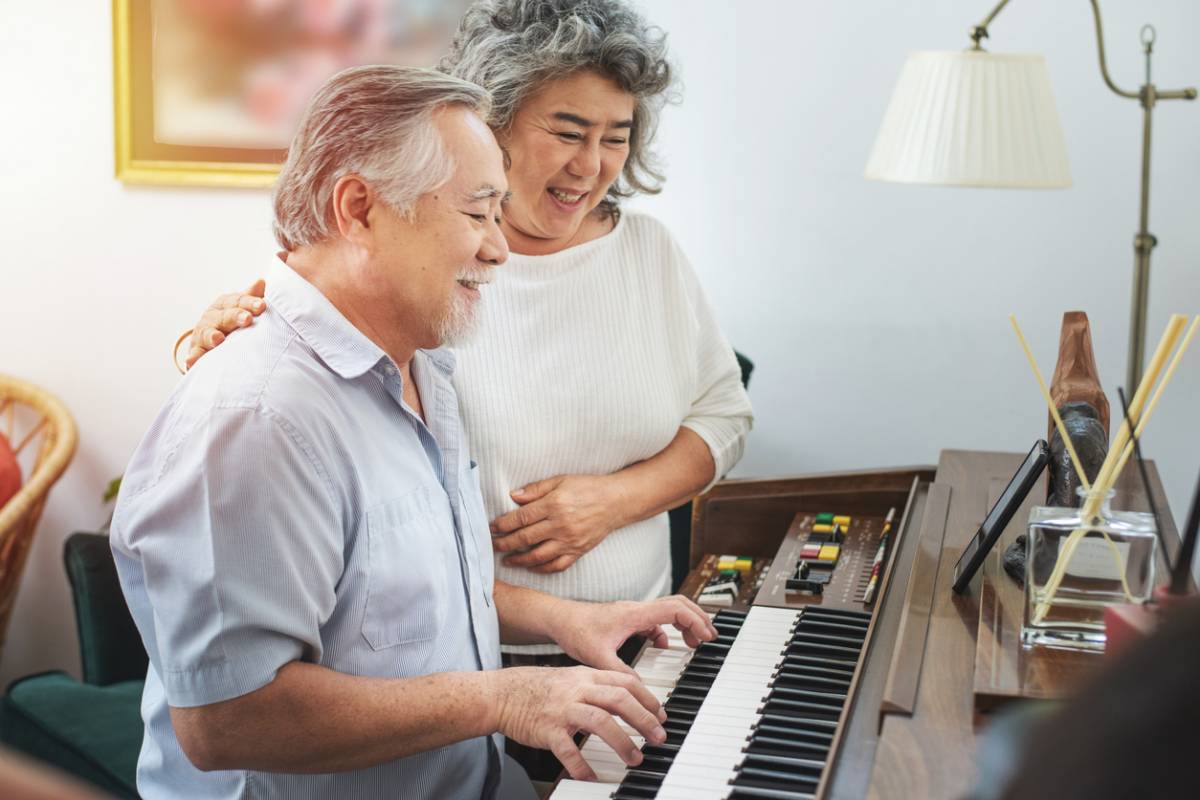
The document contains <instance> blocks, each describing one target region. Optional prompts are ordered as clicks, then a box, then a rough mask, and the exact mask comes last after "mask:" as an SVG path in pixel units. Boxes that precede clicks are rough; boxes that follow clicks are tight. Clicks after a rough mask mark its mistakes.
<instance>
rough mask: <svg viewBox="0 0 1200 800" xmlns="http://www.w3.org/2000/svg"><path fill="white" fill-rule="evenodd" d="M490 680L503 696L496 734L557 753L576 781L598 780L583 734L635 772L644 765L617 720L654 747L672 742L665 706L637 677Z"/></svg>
mask: <svg viewBox="0 0 1200 800" xmlns="http://www.w3.org/2000/svg"><path fill="white" fill-rule="evenodd" d="M490 675H491V676H492V677H493V678H494V680H495V681H496V682H497V687H496V688H497V690H498V691H496V692H495V694H494V695H493V696H494V697H495V698H496V699H495V703H496V714H497V720H496V722H497V724H496V729H497V730H499V731H500V732H501V733H503V734H504V735H505V736H508V737H510V738H512V739H515V740H516V741H518V742H520V743H521V744H525V745H529V746H531V747H541V748H544V749H547V750H549V751H550V752H552V753H554V755H555V756H556V757H557V758H558V760H559V761H561V762H562V764H563V766H564V767H566V769H567V772H568V773H570V775H571V777H572V778H575V779H576V780H594V779H595V777H596V774H595V773H594V772H593V771H592V769H591V767H589V766H588V765H587V762H586V761H584V760H583V756H582V755H580V752H579V748H578V747H576V746H575V741H574V738H573V737H574V735H575V734H576V733H577V732H579V731H584V732H587V733H592V734H595V735H596V736H599V737H600V738H601V739H603V740H604V741H605V742H606V743H607V744H608V746H609V747H611V748H612V749H613V750H614V751H615V752H616V753H617V754H618V755H619V756H620V757H621V758H622V759H623V760H624V761H625V763H626V764H628V765H630V766H637V765H638V764H640V763H641V762H642V754H641V752H640V751H639V750H638V748H637V746H636V745H635V744H634V743H633V740H632V739H630V738H629V735H628V734H626V733H625V731H623V730H622V729H621V726H620V725H618V724H617V721H616V719H615V718H614V717H620V718H621V719H623V720H625V722H627V723H628V724H629V726H630V727H632V728H633V729H634V730H636V731H637V732H638V733H640V734H641V735H642V736H644V737H645V738H646V740H647V741H648V742H652V743H655V744H658V743H661V742H663V741H665V740H666V732H665V731H664V730H663V727H662V723H663V721H665V720H666V713H665V712H664V711H663V710H662V705H661V704H659V702H658V700H657V699H656V698H655V697H654V695H653V694H651V693H650V690H649V689H647V688H646V686H645V684H643V683H642V682H641V681H640V680H639V679H638V678H636V677H634V676H632V675H627V674H625V673H622V672H612V671H608V670H597V669H592V668H590V667H557V668H555V667H510V668H509V669H501V670H497V671H495V672H492V673H490Z"/></svg>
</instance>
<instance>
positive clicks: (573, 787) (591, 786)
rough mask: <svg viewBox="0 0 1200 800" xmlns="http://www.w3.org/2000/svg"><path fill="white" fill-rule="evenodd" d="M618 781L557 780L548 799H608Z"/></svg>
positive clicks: (615, 788)
mask: <svg viewBox="0 0 1200 800" xmlns="http://www.w3.org/2000/svg"><path fill="white" fill-rule="evenodd" d="M618 785H620V782H619V781H617V782H609V783H604V782H596V781H573V780H564V781H559V782H558V786H556V787H554V791H553V792H552V793H551V794H550V800H608V798H609V797H611V796H612V793H613V792H615V791H616V790H617V786H618Z"/></svg>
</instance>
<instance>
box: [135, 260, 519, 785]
mask: <svg viewBox="0 0 1200 800" xmlns="http://www.w3.org/2000/svg"><path fill="white" fill-rule="evenodd" d="M267 285H268V286H269V287H270V290H269V294H268V296H267V307H268V310H267V312H266V313H265V314H264V315H263V316H262V317H261V318H260V320H259V321H258V322H257V323H256V324H255V325H254V326H252V327H251V328H250V329H248V330H246V331H242V332H239V333H238V334H237V335H235V336H231V337H230V338H229V341H228V342H227V343H225V344H224V345H222V346H221V347H219V348H217V349H216V350H214V351H213V352H212V353H210V354H209V355H207V356H205V358H204V359H203V360H201V362H200V363H199V365H198V366H197V367H196V368H195V369H194V370H192V371H191V372H190V373H189V374H188V376H187V377H186V378H185V379H184V380H183V381H182V382H181V383H180V385H179V387H178V388H177V389H176V391H175V392H174V393H173V394H172V395H171V397H170V399H169V400H168V401H167V404H166V406H165V407H164V408H163V410H162V411H161V412H160V413H159V415H158V417H157V418H156V419H155V421H154V424H153V426H152V427H151V428H150V431H149V432H148V433H147V434H146V436H145V438H144V439H143V440H142V442H141V444H140V445H139V446H138V449H137V452H136V453H135V454H134V456H133V459H132V461H131V462H130V464H129V468H128V470H127V471H126V473H125V478H124V481H123V483H122V488H121V495H120V498H119V500H118V502H117V509H116V514H115V516H114V519H113V525H112V547H113V552H114V555H115V557H116V561H117V569H118V572H119V573H120V577H121V584H122V587H123V589H124V591H125V597H126V599H127V600H128V602H129V608H130V610H131V611H132V612H133V617H134V620H135V621H136V622H137V626H138V630H139V631H140V632H141V635H142V639H143V641H144V642H145V644H146V649H147V651H148V652H149V654H150V668H149V674H148V675H147V676H146V688H145V692H144V694H143V698H142V717H143V719H144V721H145V723H146V736H145V739H144V740H143V744H142V751H141V756H140V759H139V761H138V790H139V791H140V792H141V794H142V795H143V797H145V798H160V797H163V798H166V797H172V798H174V797H189V798H235V797H238V798H241V797H286V798H293V797H322V798H324V797H330V798H333V797H355V798H358V797H364V798H367V797H405V798H409V797H414V798H415V797H422V798H459V797H462V798H478V797H481V796H483V797H486V796H488V795H490V794H491V792H492V789H493V787H494V786H495V785H496V783H497V781H498V780H499V771H500V762H501V760H502V759H500V753H501V752H503V747H502V744H503V743H502V740H501V738H500V737H499V736H498V735H497V736H493V737H484V738H480V739H473V740H468V741H465V742H460V743H458V744H455V745H452V746H449V747H444V748H441V749H439V750H434V751H430V752H427V753H422V754H419V755H415V756H412V757H409V758H405V759H400V760H397V761H392V762H389V763H386V764H380V765H378V766H375V767H371V768H369V769H362V770H356V771H353V772H342V773H334V774H322V775H285V774H278V773H266V772H254V771H218V772H207V773H205V772H201V771H199V770H197V769H196V768H195V767H193V766H192V764H191V762H189V761H188V760H187V757H186V756H185V755H184V753H183V751H182V750H181V749H180V747H179V743H178V741H177V740H176V738H175V734H174V731H173V730H172V727H171V720H170V715H169V708H168V706H176V707H187V706H200V705H207V704H210V703H216V702H220V701H222V700H228V699H230V698H234V697H238V696H240V695H244V694H247V693H249V692H252V691H254V690H256V689H259V688H261V687H263V686H265V685H267V684H268V683H270V682H271V681H272V680H273V679H274V678H275V674H276V672H277V671H278V670H279V668H280V667H282V666H283V665H285V664H287V663H289V662H292V661H305V662H311V663H315V664H321V665H323V666H326V667H328V668H330V669H333V670H337V671H338V672H343V673H346V674H350V675H364V676H372V677H386V678H399V677H411V676H417V675H426V674H430V673H435V672H444V671H453V670H478V669H496V668H498V667H499V665H500V649H499V644H500V643H499V630H498V622H497V618H496V612H495V608H494V607H493V599H492V586H493V562H492V551H491V538H490V535H489V532H488V524H487V518H486V517H485V515H484V511H483V503H482V500H481V498H480V493H479V476H478V475H477V469H476V467H475V465H474V463H473V462H471V461H470V459H469V457H468V454H467V449H466V442H465V439H464V436H463V432H462V428H461V424H460V420H459V411H458V402H457V400H456V398H455V394H454V391H453V389H452V388H451V385H450V376H451V374H452V372H453V369H454V357H453V355H452V354H451V353H450V352H449V351H446V350H432V351H419V352H418V353H417V354H416V356H415V357H414V359H413V361H412V374H413V379H414V380H415V382H416V385H417V388H418V391H419V392H420V395H421V402H422V406H423V408H424V413H425V419H426V421H427V423H423V422H422V421H421V419H420V418H419V417H417V416H416V415H415V414H413V413H412V411H411V409H409V407H408V406H407V405H405V404H404V403H403V401H402V399H401V398H402V396H401V381H400V376H399V373H398V372H397V370H396V368H395V366H394V365H393V364H392V362H391V360H390V359H388V358H387V357H386V355H385V354H384V353H383V351H382V350H381V349H380V348H379V347H377V346H376V345H375V344H373V343H372V342H371V341H370V340H369V339H367V337H366V336H364V335H363V334H362V333H361V332H360V331H359V330H357V329H356V328H355V327H353V326H352V325H351V324H350V323H349V322H348V321H347V320H346V319H345V318H344V317H343V316H342V315H341V314H340V313H338V311H337V309H335V308H334V306H333V305H332V304H331V303H330V302H329V301H328V300H327V299H326V298H325V297H324V296H323V295H322V294H321V293H320V292H319V291H318V290H317V289H316V288H315V287H313V286H312V285H311V284H309V283H308V282H306V281H305V280H303V279H302V278H301V277H300V276H299V275H297V274H296V273H295V272H293V271H292V270H291V269H290V268H288V267H287V266H286V265H284V264H283V263H282V262H279V261H278V260H276V261H275V263H274V264H272V266H271V268H270V270H269V273H268V280H267Z"/></svg>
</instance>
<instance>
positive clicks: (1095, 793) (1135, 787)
mask: <svg viewBox="0 0 1200 800" xmlns="http://www.w3.org/2000/svg"><path fill="white" fill-rule="evenodd" d="M1197 675H1200V602H1198V601H1195V600H1192V601H1189V602H1188V603H1187V604H1186V605H1184V606H1182V607H1181V608H1180V609H1179V611H1178V612H1177V613H1174V614H1172V615H1168V617H1167V619H1166V621H1165V623H1164V624H1163V626H1162V627H1161V628H1160V629H1159V630H1158V631H1157V632H1156V633H1155V634H1154V635H1153V636H1151V637H1150V638H1149V639H1147V640H1146V641H1145V642H1143V643H1142V644H1141V645H1139V646H1135V647H1132V648H1131V649H1129V650H1128V651H1127V652H1126V653H1125V654H1124V655H1123V656H1122V657H1121V658H1119V659H1118V660H1117V661H1115V662H1113V663H1112V665H1111V666H1109V667H1108V668H1107V669H1105V670H1104V672H1102V673H1101V674H1100V675H1099V676H1098V677H1097V679H1096V680H1095V681H1093V682H1092V683H1090V684H1089V686H1088V687H1087V688H1086V689H1085V690H1084V691H1082V692H1081V693H1080V694H1078V695H1077V696H1076V697H1075V698H1074V699H1072V700H1070V701H1069V702H1068V703H1066V704H1065V705H1064V706H1063V707H1062V709H1061V710H1060V711H1059V712H1057V713H1056V714H1054V715H1053V716H1052V717H1051V718H1050V719H1048V720H1047V721H1046V722H1045V723H1044V724H1043V725H1040V726H1038V727H1037V728H1036V730H1035V731H1034V733H1033V735H1032V736H1031V737H1030V738H1029V740H1028V742H1027V743H1026V746H1025V748H1024V754H1023V756H1022V760H1021V763H1020V765H1019V767H1018V768H1017V770H1016V778H1015V779H1014V780H1013V781H1012V783H1011V784H1010V785H1009V786H1008V787H1007V789H1006V791H1005V793H1004V795H1003V796H1004V797H1005V798H1014V800H1015V799H1016V798H1020V800H1038V799H1039V798H1052V799H1053V800H1073V799H1074V798H1089V800H1097V798H1100V799H1102V798H1131V797H1137V798H1159V797H1162V798H1178V797H1195V796H1197V786H1198V785H1200V776H1198V775H1197V771H1196V766H1195V761H1194V759H1195V757H1196V753H1197V752H1200V725H1198V724H1197V721H1198V720H1200V682H1197V680H1196V676H1197Z"/></svg>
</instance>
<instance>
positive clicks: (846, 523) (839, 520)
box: [833, 517, 850, 528]
mask: <svg viewBox="0 0 1200 800" xmlns="http://www.w3.org/2000/svg"><path fill="white" fill-rule="evenodd" d="M833 524H834V525H841V526H842V527H843V528H848V527H850V517H834V518H833Z"/></svg>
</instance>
